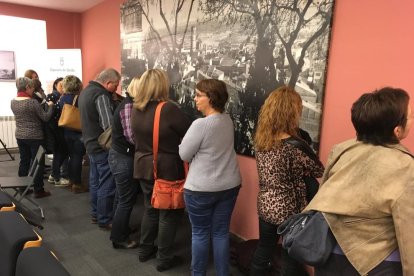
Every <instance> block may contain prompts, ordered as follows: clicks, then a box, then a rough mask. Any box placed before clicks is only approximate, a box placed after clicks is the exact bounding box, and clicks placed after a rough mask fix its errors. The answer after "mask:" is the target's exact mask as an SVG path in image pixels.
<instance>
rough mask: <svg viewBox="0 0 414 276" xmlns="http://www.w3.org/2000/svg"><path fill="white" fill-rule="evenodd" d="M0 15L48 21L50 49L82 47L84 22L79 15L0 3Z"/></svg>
mask: <svg viewBox="0 0 414 276" xmlns="http://www.w3.org/2000/svg"><path fill="white" fill-rule="evenodd" d="M0 14H1V15H8V16H16V17H23V18H30V19H38V20H44V21H46V32H47V47H48V49H72V48H80V47H81V36H80V34H81V23H82V22H81V15H80V14H79V13H73V12H62V11H56V10H50V9H43V8H35V7H29V6H23V5H14V4H9V3H2V2H0ZM3 27H4V26H3ZM28 31H30V30H28ZM16 35H17V34H16ZM2 39H4V38H2Z"/></svg>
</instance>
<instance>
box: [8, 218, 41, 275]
mask: <svg viewBox="0 0 414 276" xmlns="http://www.w3.org/2000/svg"><path fill="white" fill-rule="evenodd" d="M30 241H33V242H36V241H39V236H38V235H37V233H36V232H35V231H33V229H32V228H31V227H30V226H29V224H28V223H27V222H26V220H25V219H24V218H23V216H21V215H20V214H19V213H17V212H0V245H1V246H0V275H2V276H3V275H4V276H13V275H14V273H15V270H16V262H17V257H18V256H19V254H20V251H21V250H23V248H24V247H25V245H26V243H27V242H30ZM40 244H41V241H40V242H37V243H36V245H37V246H40ZM33 245H35V244H34V243H32V244H31V245H30V246H33Z"/></svg>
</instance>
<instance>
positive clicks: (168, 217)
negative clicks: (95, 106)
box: [131, 69, 191, 271]
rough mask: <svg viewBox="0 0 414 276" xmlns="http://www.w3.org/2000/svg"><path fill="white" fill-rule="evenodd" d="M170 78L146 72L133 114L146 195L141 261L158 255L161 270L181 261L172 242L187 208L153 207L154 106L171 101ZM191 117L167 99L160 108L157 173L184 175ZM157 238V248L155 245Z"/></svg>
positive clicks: (138, 170) (137, 164) (138, 171)
mask: <svg viewBox="0 0 414 276" xmlns="http://www.w3.org/2000/svg"><path fill="white" fill-rule="evenodd" d="M168 91H169V81H168V77H167V75H166V73H165V72H164V71H162V70H160V69H151V70H148V71H146V72H145V73H144V74H143V75H142V76H141V79H140V80H139V83H138V88H137V90H136V95H135V98H134V108H133V110H132V114H131V127H132V131H133V133H134V139H135V158H134V178H136V179H138V180H139V182H140V185H141V188H142V191H143V194H144V207H145V208H144V215H143V218H142V222H141V238H140V248H139V260H140V262H145V261H147V260H149V259H150V258H153V257H155V254H156V252H157V251H158V254H157V266H156V269H157V270H158V271H164V270H167V269H170V268H172V267H173V266H176V265H178V264H179V263H180V261H181V260H180V258H179V257H178V256H174V252H175V250H173V244H174V239H175V234H176V229H177V225H178V224H179V223H180V218H181V217H182V214H183V211H184V209H177V210H161V209H154V208H153V207H152V206H151V196H152V189H153V186H154V171H153V162H152V160H153V156H152V155H153V154H152V133H153V127H154V114H155V109H156V107H157V105H158V103H159V102H162V101H168ZM190 124H191V121H190V120H189V118H188V117H187V116H186V115H185V114H184V113H183V112H182V111H181V110H180V109H179V108H178V107H177V106H176V105H175V104H173V103H171V102H167V103H166V104H165V105H164V107H163V108H162V110H161V115H160V127H159V145H158V162H157V166H158V171H157V173H158V176H159V177H160V178H163V179H168V180H178V179H183V178H184V166H183V161H182V160H181V158H180V156H179V155H178V145H179V144H180V141H181V139H182V138H183V137H184V135H185V133H186V131H187V129H188V128H189V127H190ZM157 238H158V248H157V247H155V246H154V241H155V239H157Z"/></svg>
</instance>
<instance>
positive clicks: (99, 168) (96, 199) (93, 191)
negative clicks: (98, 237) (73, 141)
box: [89, 152, 115, 226]
mask: <svg viewBox="0 0 414 276" xmlns="http://www.w3.org/2000/svg"><path fill="white" fill-rule="evenodd" d="M89 166H90V167H89V192H90V197H91V209H92V210H91V216H92V217H96V219H97V220H98V224H99V225H102V226H104V225H107V224H110V223H111V221H112V216H113V210H114V198H115V181H114V177H113V176H112V173H111V170H110V168H109V164H108V152H101V153H94V154H89Z"/></svg>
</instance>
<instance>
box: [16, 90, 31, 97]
mask: <svg viewBox="0 0 414 276" xmlns="http://www.w3.org/2000/svg"><path fill="white" fill-rule="evenodd" d="M17 97H28V98H31V97H30V96H29V94H27V93H26V92H25V91H17Z"/></svg>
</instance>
